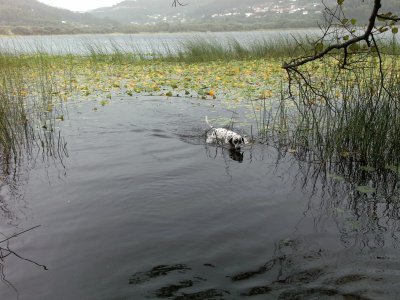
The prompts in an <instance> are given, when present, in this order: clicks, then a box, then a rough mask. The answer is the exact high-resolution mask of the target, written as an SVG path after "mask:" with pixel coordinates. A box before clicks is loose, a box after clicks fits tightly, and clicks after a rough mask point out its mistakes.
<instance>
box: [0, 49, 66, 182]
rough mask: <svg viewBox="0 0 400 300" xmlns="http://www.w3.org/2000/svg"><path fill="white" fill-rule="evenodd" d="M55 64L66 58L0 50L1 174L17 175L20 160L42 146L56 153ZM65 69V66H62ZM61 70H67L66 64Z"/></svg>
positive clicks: (56, 105)
mask: <svg viewBox="0 0 400 300" xmlns="http://www.w3.org/2000/svg"><path fill="white" fill-rule="evenodd" d="M54 64H63V65H64V66H67V64H66V58H65V57H64V58H63V59H62V61H61V60H60V58H58V59H56V58H55V57H50V56H49V55H47V54H43V53H37V54H35V55H30V56H24V55H20V54H10V53H3V54H0V158H1V160H0V166H1V171H2V178H3V180H6V178H7V177H9V176H11V177H12V176H17V174H16V173H17V172H18V168H19V165H20V163H21V160H22V159H23V158H25V157H27V155H28V156H29V155H31V154H32V151H33V150H34V149H35V148H36V149H39V148H40V149H42V150H45V151H46V152H48V153H49V151H50V154H52V155H53V156H54V154H56V152H57V151H59V150H54V149H55V148H54V147H55V145H56V144H57V147H61V145H60V144H58V142H57V143H56V142H55V141H54V139H53V135H54V121H55V118H56V116H57V115H58V114H59V111H60V109H61V107H62V106H61V105H60V104H61V101H60V98H59V97H57V95H58V84H59V79H56V74H55V67H54ZM63 69H64V68H63ZM64 70H68V67H66V68H65V69H64Z"/></svg>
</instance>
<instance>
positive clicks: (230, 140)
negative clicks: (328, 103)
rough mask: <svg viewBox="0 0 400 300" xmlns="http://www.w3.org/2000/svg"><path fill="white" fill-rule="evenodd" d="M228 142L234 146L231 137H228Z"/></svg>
mask: <svg viewBox="0 0 400 300" xmlns="http://www.w3.org/2000/svg"><path fill="white" fill-rule="evenodd" d="M228 142H229V144H231V145H232V146H234V144H233V138H230V139H229V140H228Z"/></svg>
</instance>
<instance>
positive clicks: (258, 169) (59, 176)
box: [0, 97, 400, 300]
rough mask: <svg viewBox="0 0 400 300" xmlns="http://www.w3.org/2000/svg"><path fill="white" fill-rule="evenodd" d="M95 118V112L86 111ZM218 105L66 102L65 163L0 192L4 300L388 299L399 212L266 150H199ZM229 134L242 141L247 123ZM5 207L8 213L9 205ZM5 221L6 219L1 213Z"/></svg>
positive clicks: (50, 163) (220, 112) (395, 277)
mask: <svg viewBox="0 0 400 300" xmlns="http://www.w3.org/2000/svg"><path fill="white" fill-rule="evenodd" d="M95 107H96V108H97V110H94V108H95ZM247 113H251V111H248V112H246V111H245V110H244V109H238V110H236V111H232V110H227V109H225V108H224V107H223V106H220V105H219V104H218V102H216V101H199V100H192V99H179V98H178V99H172V100H171V99H168V100H167V99H165V98H156V97H154V98H152V97H149V98H144V99H136V100H132V98H122V99H118V100H113V101H112V102H111V103H110V104H109V105H106V106H105V107H98V106H97V104H96V102H85V103H78V104H73V105H70V107H69V108H68V118H66V120H65V121H64V122H60V123H59V127H60V130H61V132H62V134H63V137H64V139H65V141H66V142H67V149H68V156H64V157H63V160H62V163H61V162H60V161H59V160H57V159H54V160H51V159H50V160H45V161H44V162H43V161H42V160H41V159H40V157H39V159H38V160H37V162H36V164H35V165H34V167H33V169H32V170H31V171H30V172H29V176H25V177H23V178H21V183H20V184H21V187H20V197H18V198H15V195H14V196H12V195H10V194H9V193H8V192H7V187H3V190H2V193H1V195H2V203H3V205H2V207H3V208H4V209H3V214H2V218H1V226H0V228H1V231H2V232H3V233H4V234H6V235H7V236H9V235H11V234H12V233H14V232H18V231H22V230H24V229H27V228H30V227H33V226H36V225H41V227H39V228H37V229H35V230H32V231H30V232H27V233H26V234H23V235H21V236H18V237H16V238H14V239H12V240H11V241H10V248H11V249H12V250H14V251H15V252H16V253H18V254H19V255H21V256H23V257H26V258H29V259H32V260H34V261H35V262H37V263H40V264H43V265H45V266H46V267H47V268H48V270H47V271H46V270H44V269H42V268H40V267H38V266H36V265H34V264H32V263H29V262H27V261H23V260H21V259H19V258H17V257H15V256H10V257H7V258H6V259H5V261H4V262H3V265H4V274H5V276H6V280H7V282H9V283H10V284H12V285H13V287H14V288H15V290H14V289H13V288H12V287H11V286H10V285H8V284H7V282H6V281H5V280H3V282H2V283H1V285H0V298H1V299H16V298H17V296H18V297H19V298H18V299H29V300H36V299H37V300H39V299H40V300H44V299H96V300H98V299H145V298H155V299H241V298H248V297H250V298H251V299H278V298H279V299H326V298H332V299H397V298H398V297H397V296H398V293H399V292H400V285H399V283H398V282H399V279H400V276H399V275H400V264H399V262H398V257H399V248H398V246H399V239H398V235H399V232H398V231H399V228H400V227H399V226H398V221H397V220H398V214H397V208H396V206H395V204H391V205H389V204H387V203H384V202H379V201H376V200H374V199H373V198H372V197H370V196H366V195H365V196H363V195H355V194H353V193H352V192H349V191H348V190H347V189H346V188H345V187H344V183H342V182H337V181H334V180H327V181H323V180H321V179H320V178H319V177H318V173H317V171H316V170H317V169H315V168H312V167H307V165H305V164H302V163H301V162H299V161H298V160H297V159H296V158H295V157H294V156H293V155H292V154H290V153H284V152H282V151H278V150H277V149H275V148H272V147H269V146H267V145H263V144H254V145H248V146H246V147H245V148H244V149H243V153H242V154H243V157H241V156H240V155H238V154H237V153H232V152H230V151H229V149H226V148H221V147H216V146H214V145H206V144H205V143H204V134H205V131H206V129H207V126H206V124H205V122H204V116H205V115H208V116H209V118H210V119H211V120H214V121H215V122H217V121H216V118H217V117H218V116H224V117H226V118H230V117H232V116H233V117H235V118H237V119H238V121H239V120H240V119H241V118H244V116H245V115H246V114H247ZM236 129H237V130H238V131H240V132H242V133H247V134H249V125H248V124H247V125H246V124H242V125H240V123H237V125H236ZM5 208H6V209H5ZM6 211H7V214H6V213H5V212H6Z"/></svg>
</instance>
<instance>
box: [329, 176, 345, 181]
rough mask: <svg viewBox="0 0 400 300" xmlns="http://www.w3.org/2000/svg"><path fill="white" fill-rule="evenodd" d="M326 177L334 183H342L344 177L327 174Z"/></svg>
mask: <svg viewBox="0 0 400 300" xmlns="http://www.w3.org/2000/svg"><path fill="white" fill-rule="evenodd" d="M327 176H328V177H329V178H332V179H333V180H336V181H344V177H343V176H340V175H337V174H328V175H327Z"/></svg>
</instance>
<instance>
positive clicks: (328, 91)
mask: <svg viewBox="0 0 400 300" xmlns="http://www.w3.org/2000/svg"><path fill="white" fill-rule="evenodd" d="M307 44H308V43H306V37H304V40H301V39H296V40H294V39H290V38H281V39H279V40H274V41H271V40H261V41H254V42H253V43H251V44H248V45H246V46H244V45H242V44H241V43H240V42H239V41H237V40H235V39H230V40H228V41H226V42H218V41H216V40H206V39H193V40H190V41H185V42H182V43H181V44H179V47H177V48H176V49H171V48H169V47H167V46H165V47H164V48H163V49H161V50H162V51H161V50H160V49H153V51H151V52H150V53H141V52H139V51H138V50H137V49H136V48H135V46H134V45H132V48H131V49H130V50H126V48H124V47H122V46H121V45H118V44H114V45H112V49H111V52H110V49H108V48H107V49H106V48H104V46H103V45H101V44H99V43H97V44H96V43H95V42H90V41H88V42H87V43H86V45H85V47H86V52H87V53H88V54H87V55H71V54H66V55H51V54H47V53H44V52H42V51H40V50H39V49H38V50H37V52H35V53H33V54H19V53H12V52H11V53H10V52H8V53H6V52H3V53H0V98H1V99H0V100H1V106H0V122H1V125H2V126H1V131H0V149H1V151H0V155H1V158H2V164H1V165H2V169H3V176H10V174H12V172H11V171H10V170H12V166H14V167H15V166H17V165H18V164H19V159H20V157H23V156H24V153H30V152H31V151H32V149H34V148H37V149H41V151H43V152H47V153H51V155H53V156H57V155H62V153H63V151H64V150H65V149H64V145H63V143H60V142H57V139H55V138H54V136H55V135H57V134H59V133H58V132H57V123H58V122H62V121H63V120H64V119H65V118H66V116H65V113H64V110H63V105H64V103H65V102H68V101H73V100H75V99H79V100H84V99H90V100H92V101H96V103H97V105H96V107H94V109H95V110H97V109H101V108H102V107H103V106H107V105H108V104H111V103H112V101H113V99H114V97H116V96H118V97H121V96H124V97H133V99H135V97H139V96H146V95H148V96H162V97H166V98H168V97H183V98H191V97H194V98H199V99H204V100H210V101H226V103H228V104H230V105H246V106H248V107H251V108H252V109H253V111H254V118H255V119H256V122H257V135H256V138H257V141H258V142H261V143H268V144H270V145H273V146H276V147H279V148H280V149H281V150H282V151H284V152H288V153H291V154H292V155H293V156H295V157H297V158H298V159H299V160H300V161H310V162H313V163H316V164H319V165H323V166H325V167H326V168H328V169H329V170H330V172H331V173H334V174H335V176H336V177H335V178H336V179H337V180H339V179H340V180H342V179H343V180H344V178H348V177H349V176H355V178H356V180H357V181H360V182H361V183H359V184H358V186H362V187H365V188H364V189H361V190H362V191H365V192H366V193H367V192H368V193H371V191H375V190H376V189H377V188H378V187H377V186H376V182H378V181H380V180H383V179H384V178H386V179H387V178H388V176H389V175H390V176H392V177H393V176H394V177H395V178H397V177H398V176H400V165H399V163H400V161H399V158H400V144H399V139H398V136H397V134H398V132H399V131H400V105H398V99H399V98H400V72H399V71H400V66H399V64H398V62H397V58H398V56H399V55H400V47H399V45H398V43H397V42H396V41H395V40H392V41H389V42H382V43H381V52H380V54H381V56H382V57H383V64H382V69H380V68H379V63H378V55H377V54H376V53H366V54H365V57H362V59H360V57H359V56H358V55H354V56H353V57H352V61H351V66H352V67H351V68H350V69H346V70H344V69H341V68H340V66H338V64H337V61H338V60H337V58H338V56H339V55H341V53H334V54H333V55H332V56H330V57H327V58H325V59H324V60H323V61H322V62H321V61H318V62H315V63H311V64H309V65H307V66H305V67H304V70H303V71H304V74H307V76H309V77H308V78H309V79H310V80H311V81H312V84H313V85H312V86H302V85H298V86H291V87H290V91H289V87H288V86H287V74H286V73H285V72H284V70H283V69H282V68H281V65H282V63H283V62H284V61H287V60H289V59H290V58H291V57H294V56H300V55H304V53H307V52H308V51H313V50H312V47H310V48H306V47H305V46H304V45H307ZM381 71H383V72H384V77H383V78H382V72H381ZM313 88H318V91H319V92H320V94H319V95H316V94H315V93H314V90H313ZM388 174H389V175H388ZM390 176H389V177H390ZM372 179H373V180H372ZM396 180H397V179H396ZM371 182H372V183H371ZM360 184H361V185H360Z"/></svg>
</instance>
